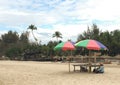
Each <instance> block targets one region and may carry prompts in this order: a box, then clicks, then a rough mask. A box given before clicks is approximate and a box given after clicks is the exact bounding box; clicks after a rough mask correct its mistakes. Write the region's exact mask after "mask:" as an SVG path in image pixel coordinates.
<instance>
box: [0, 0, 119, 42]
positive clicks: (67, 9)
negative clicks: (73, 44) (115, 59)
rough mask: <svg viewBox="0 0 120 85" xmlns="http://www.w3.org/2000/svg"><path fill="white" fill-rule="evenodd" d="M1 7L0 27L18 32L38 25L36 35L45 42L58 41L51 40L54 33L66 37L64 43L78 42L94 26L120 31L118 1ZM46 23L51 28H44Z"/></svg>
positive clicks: (19, 1)
mask: <svg viewBox="0 0 120 85" xmlns="http://www.w3.org/2000/svg"><path fill="white" fill-rule="evenodd" d="M0 6H1V7H0V24H2V25H3V26H5V27H7V28H10V29H7V30H12V28H14V29H16V30H17V31H18V32H22V31H25V30H26V29H27V26H28V25H30V24H35V25H36V26H37V27H38V30H37V31H35V36H36V37H38V38H39V40H42V43H47V42H48V41H50V40H55V38H52V37H51V36H52V34H53V33H54V32H55V31H60V32H61V33H62V34H63V39H62V40H63V41H65V40H67V39H70V38H72V39H73V40H75V39H77V35H78V34H79V33H82V32H83V31H84V30H86V29H87V26H91V25H92V23H96V24H97V25H98V27H99V28H100V29H102V30H103V31H105V30H109V31H112V30H114V29H120V28H119V27H120V24H119V23H120V19H119V18H120V16H119V15H120V12H119V9H120V5H119V0H11V1H9V0H0ZM98 21H100V22H98ZM109 21H110V22H111V23H110V22H109ZM43 24H50V25H51V26H52V28H45V29H44V28H42V27H41V25H43ZM0 29H1V28H0ZM1 30H2V29H1ZM7 30H6V31H7ZM30 36H31V39H32V40H33V38H32V35H30Z"/></svg>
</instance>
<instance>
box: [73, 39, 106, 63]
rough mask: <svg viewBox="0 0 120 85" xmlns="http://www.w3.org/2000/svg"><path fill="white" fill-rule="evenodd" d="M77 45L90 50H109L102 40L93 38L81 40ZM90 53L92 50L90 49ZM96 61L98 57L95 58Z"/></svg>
mask: <svg viewBox="0 0 120 85" xmlns="http://www.w3.org/2000/svg"><path fill="white" fill-rule="evenodd" d="M75 46H76V47H84V48H87V49H88V50H107V49H108V48H107V47H106V46H105V45H103V44H102V43H101V42H99V41H97V40H92V39H86V40H81V41H79V42H77V43H76V44H75ZM89 54H90V51H89ZM95 62H96V59H95Z"/></svg>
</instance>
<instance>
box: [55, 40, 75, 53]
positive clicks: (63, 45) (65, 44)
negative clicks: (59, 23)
mask: <svg viewBox="0 0 120 85" xmlns="http://www.w3.org/2000/svg"><path fill="white" fill-rule="evenodd" d="M54 50H63V51H66V50H75V46H74V44H73V43H72V42H70V41H67V42H61V43H59V44H58V45H56V46H55V48H54Z"/></svg>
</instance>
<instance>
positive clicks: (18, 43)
mask: <svg viewBox="0 0 120 85" xmlns="http://www.w3.org/2000/svg"><path fill="white" fill-rule="evenodd" d="M28 29H31V31H32V32H33V30H36V29H37V28H36V27H35V26H34V25H30V26H29V27H28ZM33 36H34V35H33ZM53 37H56V38H57V42H53V41H49V42H48V43H47V44H46V45H41V44H36V43H30V42H29V39H28V38H29V32H28V31H26V32H23V33H21V35H18V33H17V32H13V31H8V33H5V34H3V35H2V36H1V39H0V48H1V49H0V56H3V55H4V56H7V57H9V58H10V59H14V60H15V59H17V60H41V59H44V60H45V58H47V59H52V58H53V57H54V56H56V55H57V56H69V55H70V54H71V52H70V51H61V50H59V51H54V50H53V48H54V47H55V46H56V45H57V44H58V43H59V42H62V41H59V42H58V38H62V34H61V33H60V32H58V31H56V32H55V33H54V34H53ZM84 39H95V40H98V41H100V42H101V43H103V44H104V45H105V46H107V48H108V49H109V50H108V51H101V52H102V54H106V53H108V55H110V56H115V55H118V54H120V43H119V42H120V30H114V31H111V32H109V31H104V32H102V31H100V30H99V28H98V27H97V25H96V24H93V25H92V26H91V28H89V27H88V29H87V30H86V31H84V32H83V33H82V34H80V35H79V36H78V38H77V41H79V40H84ZM76 49H77V50H75V51H72V54H73V55H88V50H87V49H83V48H76Z"/></svg>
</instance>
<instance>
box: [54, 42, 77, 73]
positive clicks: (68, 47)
mask: <svg viewBox="0 0 120 85" xmlns="http://www.w3.org/2000/svg"><path fill="white" fill-rule="evenodd" d="M54 50H63V51H66V50H71V51H72V50H75V46H74V43H73V42H71V41H67V42H61V43H59V44H58V45H57V46H55V48H54ZM71 55H72V52H71ZM69 72H70V61H69Z"/></svg>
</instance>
